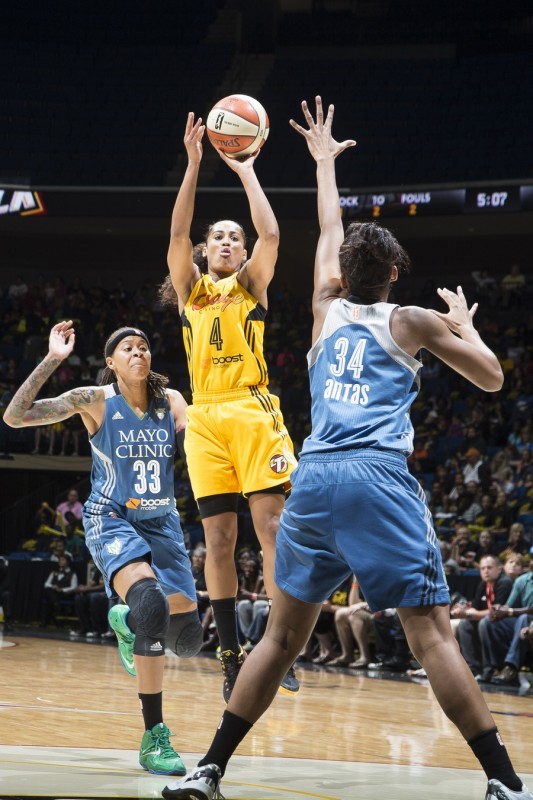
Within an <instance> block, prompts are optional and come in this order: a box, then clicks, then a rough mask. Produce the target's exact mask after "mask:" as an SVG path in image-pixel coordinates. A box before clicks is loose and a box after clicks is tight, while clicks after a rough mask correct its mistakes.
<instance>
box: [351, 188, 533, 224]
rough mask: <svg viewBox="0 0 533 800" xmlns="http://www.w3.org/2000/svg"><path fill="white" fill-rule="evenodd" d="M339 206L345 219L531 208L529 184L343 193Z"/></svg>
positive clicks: (532, 209) (439, 214)
mask: <svg viewBox="0 0 533 800" xmlns="http://www.w3.org/2000/svg"><path fill="white" fill-rule="evenodd" d="M340 206H341V209H342V214H343V216H344V217H345V218H346V219H354V218H363V219H380V218H387V217H431V216H441V215H450V214H457V215H460V214H502V213H505V212H517V211H533V186H494V187H487V186H483V187H469V188H465V189H436V190H432V189H427V190H426V189H405V190H402V191H391V192H387V191H383V192H380V191H376V192H373V193H369V194H358V193H356V192H354V193H353V194H348V193H343V194H342V196H341V198H340Z"/></svg>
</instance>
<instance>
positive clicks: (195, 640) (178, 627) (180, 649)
mask: <svg viewBox="0 0 533 800" xmlns="http://www.w3.org/2000/svg"><path fill="white" fill-rule="evenodd" d="M167 638H168V646H169V647H170V649H171V650H174V652H175V653H176V655H178V656H181V658H192V656H195V655H196V654H197V653H198V652H199V651H200V648H201V647H202V642H203V639H204V632H203V629H202V625H201V623H200V617H199V616H198V611H187V612H186V613H185V614H172V615H171V617H170V625H169V626H168V634H167Z"/></svg>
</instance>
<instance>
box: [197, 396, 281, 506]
mask: <svg viewBox="0 0 533 800" xmlns="http://www.w3.org/2000/svg"><path fill="white" fill-rule="evenodd" d="M252 392H253V394H252ZM204 397H205V395H203V397H202V399H203V398H204ZM214 398H216V400H215V399H214ZM185 452H186V454H187V467H188V470H189V477H190V480H191V485H192V489H193V492H194V496H195V498H196V499H198V498H200V497H207V496H209V495H213V494H227V493H234V492H237V493H242V494H244V495H245V496H246V495H249V494H251V493H252V492H257V491H260V490H262V489H270V488H271V487H273V486H278V485H279V484H282V483H285V482H287V483H288V482H289V478H290V475H291V472H292V471H293V469H294V468H295V467H296V458H295V457H294V449H293V445H292V441H291V438H290V436H289V434H288V432H287V429H286V427H285V425H284V423H283V416H282V414H281V411H280V407H279V400H278V398H277V397H276V396H275V395H272V394H269V393H268V392H265V391H264V390H260V389H259V388H257V387H252V388H251V389H246V390H239V391H238V392H231V393H225V394H222V393H221V394H217V395H214V396H213V401H212V402H197V401H196V397H195V398H194V402H193V405H190V406H189V407H188V408H187V427H186V429H185ZM287 488H289V484H288V487H287Z"/></svg>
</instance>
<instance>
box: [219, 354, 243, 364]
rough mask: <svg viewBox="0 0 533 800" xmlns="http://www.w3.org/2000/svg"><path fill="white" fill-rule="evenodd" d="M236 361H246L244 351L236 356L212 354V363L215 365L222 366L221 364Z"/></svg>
mask: <svg viewBox="0 0 533 800" xmlns="http://www.w3.org/2000/svg"><path fill="white" fill-rule="evenodd" d="M236 361H244V358H243V355H242V353H238V354H237V355H236V356H211V363H212V364H213V366H215V367H216V366H220V364H231V363H234V362H236Z"/></svg>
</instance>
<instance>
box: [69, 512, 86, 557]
mask: <svg viewBox="0 0 533 800" xmlns="http://www.w3.org/2000/svg"><path fill="white" fill-rule="evenodd" d="M65 518H66V519H67V520H68V523H67V525H66V526H65V548H66V550H67V552H69V553H71V555H72V558H73V559H74V560H76V561H77V560H81V559H84V560H87V559H88V558H89V555H88V553H89V551H88V549H87V548H86V547H85V531H84V530H83V525H82V522H81V520H78V519H76V517H75V516H74V514H73V513H72V511H67V512H66V514H65Z"/></svg>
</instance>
